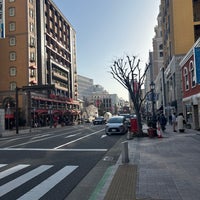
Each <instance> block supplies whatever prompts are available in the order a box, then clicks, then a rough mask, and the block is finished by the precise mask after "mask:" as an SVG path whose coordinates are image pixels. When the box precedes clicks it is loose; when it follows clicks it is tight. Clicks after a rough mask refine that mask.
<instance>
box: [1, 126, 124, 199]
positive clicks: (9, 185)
mask: <svg viewBox="0 0 200 200" xmlns="http://www.w3.org/2000/svg"><path fill="white" fill-rule="evenodd" d="M124 137H125V136H117V135H113V136H106V135H105V132H104V125H97V126H92V125H89V124H86V125H78V126H68V127H63V128H56V129H54V128H53V129H43V130H42V132H39V133H30V134H24V135H15V136H12V137H7V138H1V139H0V199H1V200H4V199H6V200H7V199H9V200H10V199H19V200H23V199H26V200H27V199H34V200H36V199H48V200H51V199H52V200H55V199H57V200H62V199H66V198H67V197H68V195H69V194H70V193H71V192H72V191H73V190H75V188H76V187H78V184H79V183H80V182H81V180H82V179H83V178H85V177H87V175H88V174H89V172H90V171H91V170H92V169H93V170H94V169H95V167H96V166H97V164H98V163H103V164H101V166H104V167H103V168H102V169H103V171H104V170H106V168H107V167H108V165H112V164H114V163H115V162H116V161H117V159H118V156H119V154H120V148H119V145H118V144H119V143H120V141H121V140H122V139H123V138H124ZM108 161H109V162H108ZM105 162H106V164H105ZM103 171H101V173H103ZM95 176H96V175H95ZM96 177H98V176H96ZM100 178H101V175H99V179H100ZM97 183H98V178H95V179H94V178H93V179H91V182H88V183H87V184H88V190H87V192H86V191H84V195H85V196H87V197H88V196H89V195H90V193H91V192H92V190H93V189H94V188H95V185H96V184H97ZM72 193H73V192H72ZM86 193H87V194H86ZM70 195H71V194H70ZM72 196H73V195H72ZM82 199H84V198H82Z"/></svg>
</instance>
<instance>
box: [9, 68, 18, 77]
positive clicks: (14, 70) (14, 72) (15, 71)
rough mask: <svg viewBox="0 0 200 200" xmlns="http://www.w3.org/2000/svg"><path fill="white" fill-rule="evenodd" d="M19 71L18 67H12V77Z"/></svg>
mask: <svg viewBox="0 0 200 200" xmlns="http://www.w3.org/2000/svg"><path fill="white" fill-rule="evenodd" d="M16 74H17V70H16V67H10V76H16Z"/></svg>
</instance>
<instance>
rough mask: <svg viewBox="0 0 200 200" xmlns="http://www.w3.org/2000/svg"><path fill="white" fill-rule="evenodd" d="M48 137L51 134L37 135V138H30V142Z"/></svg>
mask: <svg viewBox="0 0 200 200" xmlns="http://www.w3.org/2000/svg"><path fill="white" fill-rule="evenodd" d="M49 135H51V134H44V135H39V136H35V137H33V138H31V139H32V140H35V139H40V138H44V137H46V136H49Z"/></svg>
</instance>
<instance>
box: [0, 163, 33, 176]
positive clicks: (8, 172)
mask: <svg viewBox="0 0 200 200" xmlns="http://www.w3.org/2000/svg"><path fill="white" fill-rule="evenodd" d="M28 166H30V165H17V166H14V167H12V168H10V169H7V170H5V171H3V172H0V179H2V178H4V177H6V176H9V175H10V174H13V173H15V172H17V171H19V170H21V169H24V168H26V167H28Z"/></svg>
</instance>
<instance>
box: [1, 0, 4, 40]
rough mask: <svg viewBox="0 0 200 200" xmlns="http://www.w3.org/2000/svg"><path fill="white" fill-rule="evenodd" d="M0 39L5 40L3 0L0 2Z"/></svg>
mask: <svg viewBox="0 0 200 200" xmlns="http://www.w3.org/2000/svg"><path fill="white" fill-rule="evenodd" d="M0 38H5V0H0Z"/></svg>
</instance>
